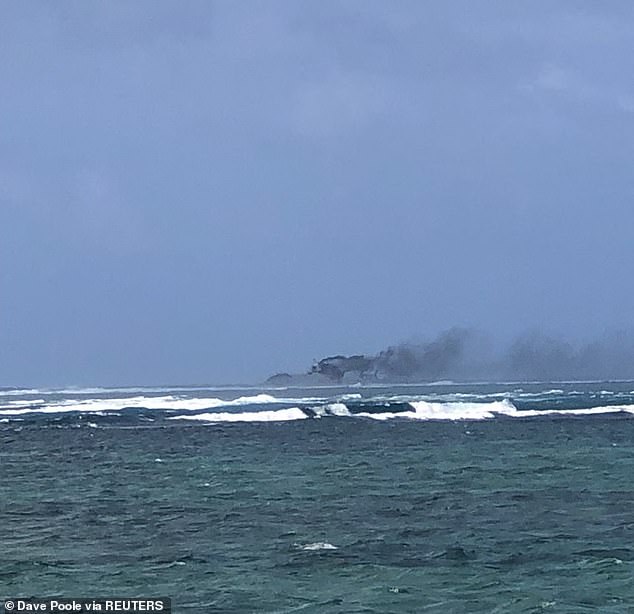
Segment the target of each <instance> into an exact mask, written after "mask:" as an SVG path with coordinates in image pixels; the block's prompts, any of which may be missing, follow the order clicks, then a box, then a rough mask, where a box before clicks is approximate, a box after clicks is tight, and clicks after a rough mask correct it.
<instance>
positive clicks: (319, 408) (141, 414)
mask: <svg viewBox="0 0 634 614" xmlns="http://www.w3.org/2000/svg"><path fill="white" fill-rule="evenodd" d="M631 387H632V386H631V383H629V384H623V385H618V384H614V388H612V389H606V382H602V383H601V385H597V386H592V387H590V386H581V385H580V384H579V382H577V383H576V384H575V385H574V386H573V385H571V386H568V387H567V388H566V387H565V386H563V387H561V388H553V387H552V385H547V384H546V385H543V386H541V387H537V386H535V385H533V384H529V383H526V384H523V385H522V387H515V388H513V389H510V388H506V387H504V388H501V387H499V386H498V385H497V384H491V385H490V387H489V389H488V390H482V389H477V388H476V387H475V386H471V387H469V386H466V385H459V386H458V385H457V386H456V389H455V390H446V389H440V388H439V389H437V390H435V391H434V390H429V388H428V387H415V386H409V387H408V388H409V389H403V388H402V387H401V388H398V389H397V388H395V387H384V389H383V390H379V389H377V387H376V386H368V387H362V388H359V387H356V388H354V389H353V390H351V389H350V388H348V389H342V388H339V389H338V390H333V391H330V390H324V389H323V388H320V389H304V390H299V389H298V390H297V391H296V392H295V394H293V393H288V392H287V393H286V394H289V396H288V397H286V396H282V394H280V396H273V395H272V394H270V393H271V391H270V390H266V389H265V390H264V391H258V390H253V393H252V394H245V389H244V388H235V389H232V390H227V391H224V392H222V393H221V392H217V393H216V394H217V395H218V396H216V395H214V394H212V393H211V392H210V393H209V394H205V393H204V392H203V393H202V394H201V391H194V390H193V389H190V390H189V392H188V394H184V393H179V390H181V389H179V388H174V389H172V390H165V391H164V392H163V393H159V392H156V391H155V393H154V394H139V393H136V392H134V393H130V394H127V395H123V394H121V395H117V394H115V393H113V392H112V390H110V391H108V392H109V393H108V394H107V393H106V392H104V391H105V389H99V390H100V393H99V394H94V393H93V392H92V391H90V392H87V391H84V393H83V394H81V393H78V392H76V391H73V392H72V393H70V392H64V393H62V392H60V391H59V390H58V391H55V392H47V391H43V390H39V391H35V390H34V389H29V390H28V391H27V390H23V391H22V395H21V396H20V395H13V394H10V395H4V396H3V395H0V420H1V423H2V424H6V423H7V422H14V421H17V420H22V421H24V424H29V423H30V422H33V421H36V422H38V423H46V422H51V421H54V422H56V423H60V422H61V424H66V423H69V424H70V423H72V424H75V426H81V425H86V424H87V422H88V419H90V422H91V424H93V425H94V424H99V425H102V424H109V425H113V426H116V425H117V424H121V423H125V425H127V426H129V425H134V424H136V423H139V424H140V423H143V424H148V423H152V424H154V425H160V424H163V425H166V424H172V425H175V423H174V422H170V423H166V422H165V420H176V421H178V420H180V421H190V422H193V423H224V422H236V423H238V422H291V421H297V420H307V419H333V418H334V419H347V420H350V419H355V420H359V421H361V420H365V421H374V422H385V421H392V420H400V421H420V422H423V421H460V420H462V421H472V420H494V419H539V418H546V417H558V416H561V417H575V416H577V417H580V416H601V415H607V414H620V415H621V416H631V415H633V414H634V391H632V390H631ZM584 388H586V389H584ZM35 392H37V394H35ZM129 392H131V391H129ZM89 417H90V418H89Z"/></svg>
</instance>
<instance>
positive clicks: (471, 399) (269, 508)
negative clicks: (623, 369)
mask: <svg viewBox="0 0 634 614" xmlns="http://www.w3.org/2000/svg"><path fill="white" fill-rule="evenodd" d="M633 442H634V382H585V383H580V382H568V383H561V382H557V383H471V384H454V383H451V382H438V383H435V384H429V385H407V386H405V385H403V386H383V385H376V386H366V387H354V386H353V387H348V388H343V387H342V388H339V387H320V388H312V389H299V388H284V387H279V388H268V389H261V388H233V389H231V388H211V387H199V388H189V387H182V388H167V387H166V388H144V387H139V388H121V389H104V388H94V389H67V390H23V389H1V390H0V459H1V460H0V548H1V550H0V552H1V555H0V588H1V591H0V598H9V597H12V598H16V597H19V596H21V597H55V596H58V597H81V596H94V595H99V596H118V597H126V598H133V597H157V596H161V597H171V599H172V603H173V608H174V610H173V611H174V612H210V613H213V612H226V613H231V612H237V613H241V612H244V613H249V612H254V613H259V612H262V613H270V614H273V613H276V614H282V613H291V612H302V613H304V614H309V613H313V612H314V613H318V612H326V613H329V612H333V613H342V614H352V613H368V614H370V613H376V614H389V613H401V612H413V613H416V612H438V613H443V614H447V613H452V612H456V613H461V612H465V613H474V612H488V613H490V612H499V613H508V612H533V613H537V612H548V613H550V612H552V613H562V612H570V613H583V612H601V613H609V612H614V613H616V612H634V581H633V575H634V507H633V503H634V489H633V486H632V479H633V478H632V476H633V469H634V445H633Z"/></svg>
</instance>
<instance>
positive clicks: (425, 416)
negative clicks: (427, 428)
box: [354, 401, 517, 420]
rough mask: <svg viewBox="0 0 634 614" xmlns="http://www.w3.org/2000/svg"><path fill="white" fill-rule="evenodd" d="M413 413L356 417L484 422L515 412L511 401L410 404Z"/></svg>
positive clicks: (372, 414)
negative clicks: (497, 414)
mask: <svg viewBox="0 0 634 614" xmlns="http://www.w3.org/2000/svg"><path fill="white" fill-rule="evenodd" d="M409 405H410V407H412V411H400V412H390V411H387V412H380V413H371V412H360V413H358V414H354V415H355V416H363V417H364V418H371V419H372V420H390V419H392V418H409V419H410V420H484V419H486V418H494V417H495V413H505V412H507V411H511V410H515V411H517V410H516V409H515V407H514V405H513V404H512V403H511V402H510V401H496V402H494V403H429V402H427V401H413V402H410V404H409Z"/></svg>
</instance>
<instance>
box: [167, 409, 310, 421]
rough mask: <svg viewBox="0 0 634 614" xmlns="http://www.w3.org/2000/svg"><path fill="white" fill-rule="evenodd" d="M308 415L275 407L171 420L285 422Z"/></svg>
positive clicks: (300, 411)
mask: <svg viewBox="0 0 634 614" xmlns="http://www.w3.org/2000/svg"><path fill="white" fill-rule="evenodd" d="M306 418H308V416H307V415H306V414H305V413H304V412H303V411H302V410H301V409H300V408H299V407H291V408H289V409H277V410H269V411H246V412H240V413H232V412H219V413H213V414H195V415H193V416H190V415H188V416H173V417H172V418H170V419H171V420H199V421H202V422H287V421H290V420H305V419H306Z"/></svg>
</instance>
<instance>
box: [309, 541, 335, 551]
mask: <svg viewBox="0 0 634 614" xmlns="http://www.w3.org/2000/svg"><path fill="white" fill-rule="evenodd" d="M299 549H300V550H307V551H316V550H339V548H337V546H334V545H333V544H329V543H328V542H314V543H312V544H304V545H301V544H300V545H299Z"/></svg>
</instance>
